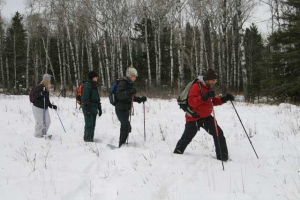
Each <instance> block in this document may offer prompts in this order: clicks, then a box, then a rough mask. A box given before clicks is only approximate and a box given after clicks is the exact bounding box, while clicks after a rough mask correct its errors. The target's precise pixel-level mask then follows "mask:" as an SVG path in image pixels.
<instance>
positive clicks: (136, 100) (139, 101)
mask: <svg viewBox="0 0 300 200" xmlns="http://www.w3.org/2000/svg"><path fill="white" fill-rule="evenodd" d="M134 101H135V102H138V103H142V102H143V101H142V98H141V97H134Z"/></svg>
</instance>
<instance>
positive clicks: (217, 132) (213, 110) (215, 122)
mask: <svg viewBox="0 0 300 200" xmlns="http://www.w3.org/2000/svg"><path fill="white" fill-rule="evenodd" d="M211 103H212V104H213V102H211ZM212 112H213V115H214V124H215V128H216V134H217V138H218V145H219V150H220V155H221V160H222V166H223V171H225V168H224V161H223V155H222V150H221V145H220V138H219V130H218V125H217V121H216V113H215V109H214V106H212Z"/></svg>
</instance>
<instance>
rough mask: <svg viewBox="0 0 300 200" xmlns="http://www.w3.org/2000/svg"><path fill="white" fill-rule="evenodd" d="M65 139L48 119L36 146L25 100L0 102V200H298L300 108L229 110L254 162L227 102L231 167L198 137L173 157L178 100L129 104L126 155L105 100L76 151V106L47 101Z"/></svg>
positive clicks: (79, 135) (221, 115)
mask: <svg viewBox="0 0 300 200" xmlns="http://www.w3.org/2000/svg"><path fill="white" fill-rule="evenodd" d="M52 100H53V101H54V103H55V104H57V105H58V107H59V114H60V117H61V119H62V121H63V123H64V126H65V128H66V130H67V133H64V131H63V129H62V127H61V124H60V121H59V119H58V117H57V114H56V112H54V111H53V110H51V113H50V114H51V119H52V124H51V126H50V129H49V134H52V135H53V138H52V140H51V141H46V140H44V139H37V138H34V136H33V132H34V118H33V115H32V111H31V105H30V104H29V99H28V96H4V95H0V121H1V129H0V199H1V200H9V199H11V200H23V199H24V200H27V199H30V200H41V199H51V200H55V199H64V200H77V199H79V200H81V199H95V200H114V199H124V200H135V199H136V200H147V199H153V200H160V199H161V200H163V199H165V200H167V199H168V200H185V199H191V200H194V199H195V200H199V199H205V200H221V199H222V200H223V199H227V200H229V199H237V200H252V199H253V200H254V199H255V200H269V199H270V200H287V199H288V200H299V199H300V128H299V127H300V108H299V107H296V106H293V105H289V104H281V105H279V106H270V105H251V104H245V103H236V108H237V110H238V111H239V114H240V116H241V118H242V120H243V122H244V125H245V127H246V129H247V131H248V133H249V134H250V135H251V140H252V142H253V145H254V147H255V148H256V150H257V153H258V155H259V157H260V159H257V158H256V156H255V154H254V152H253V150H252V147H251V145H250V143H249V141H248V139H247V137H246V135H245V133H244V131H243V129H242V126H241V124H240V122H239V120H238V118H237V116H236V114H235V112H234V110H233V108H232V105H231V104H230V103H227V104H225V105H223V106H219V107H216V108H215V110H216V115H217V119H218V123H219V125H220V126H221V127H222V129H223V131H224V133H225V136H226V138H227V144H228V148H229V152H230V157H231V159H232V161H230V162H227V163H225V171H223V170H222V165H221V162H220V161H218V160H216V159H215V153H214V146H213V141H212V138H211V136H210V135H208V134H207V133H205V131H203V130H201V131H200V132H198V134H197V135H196V137H195V138H194V140H193V142H192V143H191V144H190V145H189V146H188V148H187V149H186V152H185V154H184V155H174V154H173V153H172V151H173V149H174V147H175V145H176V143H177V141H178V139H179V138H180V137H181V135H182V132H183V129H184V125H185V118H184V113H183V112H182V111H181V110H179V108H178V106H177V103H176V100H170V101H168V100H156V99H154V100H149V101H148V102H147V103H146V134H147V141H146V142H144V128H143V106H142V104H135V113H134V116H133V117H132V127H133V131H132V133H131V134H130V137H129V143H130V144H129V146H125V147H123V148H121V149H116V150H110V149H109V148H108V147H107V146H106V145H107V144H114V145H117V144H118V139H119V122H118V120H117V118H116V115H115V113H114V108H113V106H111V105H110V104H109V101H108V99H106V98H103V99H102V105H103V111H104V113H103V116H102V117H100V118H98V119H97V127H96V131H95V138H96V142H95V143H85V142H83V128H84V122H83V115H82V113H81V111H79V110H76V109H75V100H74V99H69V98H65V99H64V98H52Z"/></svg>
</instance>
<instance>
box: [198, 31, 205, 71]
mask: <svg viewBox="0 0 300 200" xmlns="http://www.w3.org/2000/svg"><path fill="white" fill-rule="evenodd" d="M199 46H200V57H199V74H201V75H202V73H203V57H204V51H203V48H204V32H203V29H202V28H201V29H200V45H199Z"/></svg>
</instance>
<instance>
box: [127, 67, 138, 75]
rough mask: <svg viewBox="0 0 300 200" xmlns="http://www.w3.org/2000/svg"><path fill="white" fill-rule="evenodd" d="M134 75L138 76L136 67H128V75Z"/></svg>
mask: <svg viewBox="0 0 300 200" xmlns="http://www.w3.org/2000/svg"><path fill="white" fill-rule="evenodd" d="M133 76H138V73H137V71H136V69H135V68H133V67H128V68H127V70H126V77H128V78H131V77H133Z"/></svg>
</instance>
